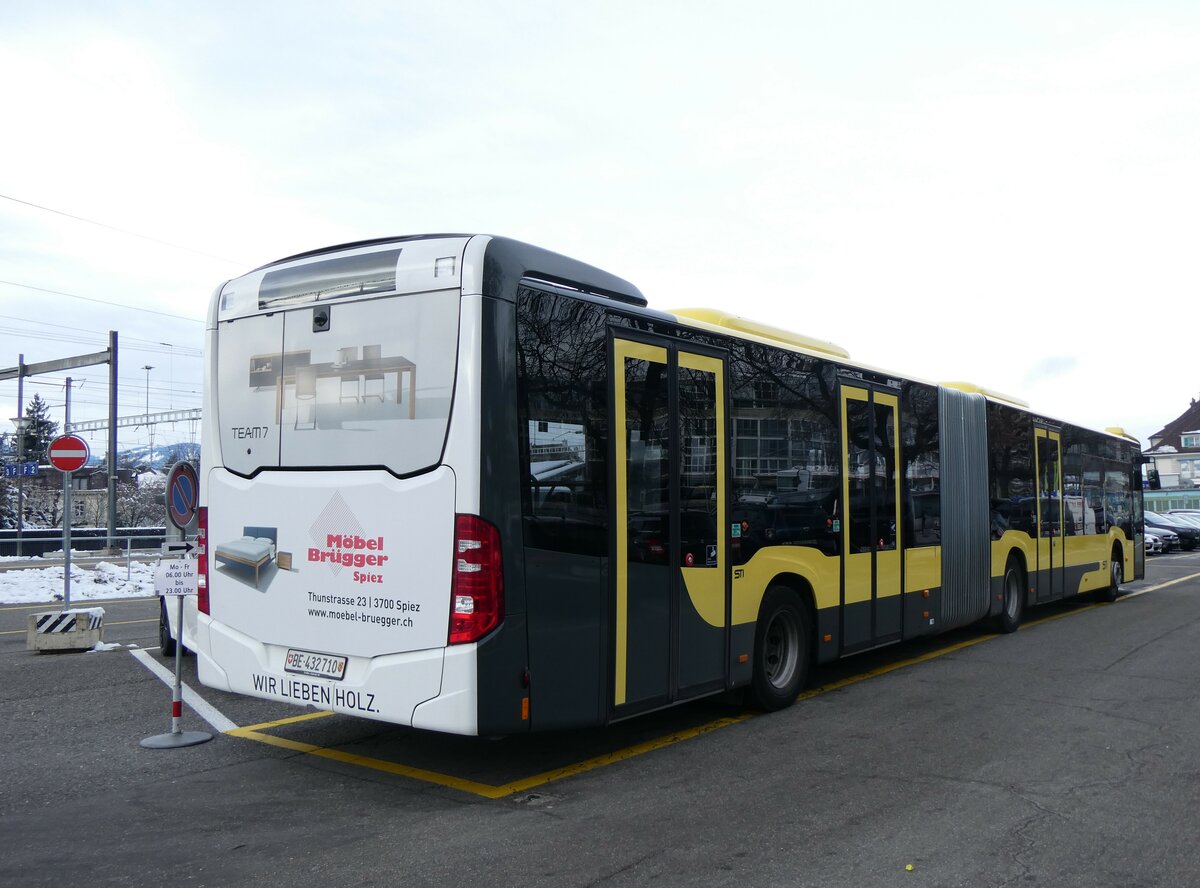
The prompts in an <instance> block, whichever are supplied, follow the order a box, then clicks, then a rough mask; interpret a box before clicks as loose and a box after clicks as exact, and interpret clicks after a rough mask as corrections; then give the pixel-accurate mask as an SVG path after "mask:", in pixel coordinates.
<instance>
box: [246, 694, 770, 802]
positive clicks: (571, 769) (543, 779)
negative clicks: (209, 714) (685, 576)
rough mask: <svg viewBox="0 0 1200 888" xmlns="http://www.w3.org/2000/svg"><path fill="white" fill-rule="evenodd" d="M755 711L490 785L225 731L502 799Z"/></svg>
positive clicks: (264, 736) (254, 733)
mask: <svg viewBox="0 0 1200 888" xmlns="http://www.w3.org/2000/svg"><path fill="white" fill-rule="evenodd" d="M322 715H332V713H328V712H322V713H316V714H309V715H307V716H301V717H299V718H294V719H283V720H282V721H280V722H271V723H269V724H272V725H278V724H283V723H287V722H295V721H302V720H304V719H305V718H318V717H320V716H322ZM754 715H755V713H752V712H747V713H743V714H741V715H737V716H732V717H730V718H721V719H717V720H716V721H712V722H708V723H707V724H703V725H700V726H698V727H695V728H688V729H687V730H683V731H676V732H675V733H673V734H668V735H665V736H663V737H656V738H655V739H653V740H647V741H645V742H644V743H638V744H636V745H634V746H629V747H626V748H625V749H619V750H617V751H616V752H610V753H605V754H603V755H598V756H596V757H594V758H591V759H588V760H586V761H582V762H576V763H575V764H572V765H566V766H564V767H561V768H555V769H553V770H550V771H545V772H543V773H541V774H535V775H534V776H532V777H523V778H521V779H520V780H514V781H512V782H511V783H505V784H502V785H501V786H493V785H492V784H490V783H479V782H478V781H475V780H468V779H466V778H465V777H455V776H454V775H452V774H442V773H440V772H438V771H428V770H426V769H424V768H416V767H413V766H411V765H402V764H399V763H398V762H389V761H387V760H385V759H377V758H371V757H369V756H365V755H355V754H354V753H350V752H342V751H341V750H339V749H329V748H327V747H322V746H315V745H313V744H312V743H304V742H302V741H299V740H288V739H286V738H283V737H276V736H274V735H272V734H264V733H263V732H262V731H257V730H254V728H253V727H248V728H235V729H234V730H232V731H226V733H227V734H228V735H229V736H231V737H244V738H246V739H247V740H257V741H258V742H259V743H266V744H268V745H270V746H277V747H279V748H280V749H290V750H292V751H293V752H303V753H306V754H308V755H315V756H319V757H321V758H324V759H329V760H331V761H335V762H342V763H343V764H347V765H358V766H359V767H363V768H371V769H372V770H375V771H383V772H385V773H388V774H395V775H397V776H400V777H409V778H412V779H415V780H422V781H424V782H426V783H433V784H436V785H438V786H445V787H449V788H450V789H457V790H461V791H463V792H469V793H471V794H473V795H478V796H483V797H484V798H487V799H502V798H504V797H505V796H510V795H512V794H513V793H515V792H521V791H522V790H527V789H532V788H533V787H535V786H541V785H543V784H545V783H552V782H554V781H555V780H561V779H563V778H564V777H571V776H574V775H575V774H583V773H585V772H587V771H591V770H594V769H596V768H600V767H603V766H605V765H611V764H613V763H615V762H619V761H623V760H625V759H630V758H634V757H635V756H639V755H642V754H644V753H647V752H651V751H653V750H655V749H661V748H662V747H664V746H670V745H672V744H674V743H679V742H682V741H684V740H690V739H692V738H693V737H698V736H700V735H701V734H707V733H709V732H710V731H716V730H719V729H720V728H724V727H728V726H729V725H735V724H738V723H739V722H744V721H746V720H747V719H750V718H753V717H754Z"/></svg>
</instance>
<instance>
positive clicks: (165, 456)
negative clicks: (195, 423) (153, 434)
mask: <svg viewBox="0 0 1200 888" xmlns="http://www.w3.org/2000/svg"><path fill="white" fill-rule="evenodd" d="M180 460H187V461H188V462H191V463H193V464H195V465H199V464H200V445H199V444H188V443H183V444H164V445H161V446H156V447H155V448H154V455H153V460H152V459H151V454H150V448H149V446H141V447H128V448H125V449H123V450H118V451H117V464H118V465H122V466H138V467H139V468H146V469H154V470H156V471H161V470H163V469H165V468H166V467H167V466H169V465H174V464H175V463H177V462H179V461H180ZM88 465H93V466H101V465H104V454H100V455H99V456H97V455H96V454H94V453H93V454H92V458H91V459H89V460H88Z"/></svg>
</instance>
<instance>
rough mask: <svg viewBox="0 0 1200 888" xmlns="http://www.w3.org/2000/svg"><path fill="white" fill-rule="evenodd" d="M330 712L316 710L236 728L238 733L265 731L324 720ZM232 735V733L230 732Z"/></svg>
mask: <svg viewBox="0 0 1200 888" xmlns="http://www.w3.org/2000/svg"><path fill="white" fill-rule="evenodd" d="M333 714H334V713H332V712H326V711H325V710H318V711H317V712H306V713H304V715H293V716H292V717H291V718H281V719H278V720H277V721H270V722H263V723H262V724H261V725H246V727H244V728H238V730H239V731H254V732H258V731H265V730H266V729H267V728H278V727H282V726H283V725H294V724H295V723H296V722H303V721H311V720H312V719H314V718H326V717H327V716H330V715H333ZM231 733H232V732H231Z"/></svg>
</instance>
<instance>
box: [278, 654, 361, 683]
mask: <svg viewBox="0 0 1200 888" xmlns="http://www.w3.org/2000/svg"><path fill="white" fill-rule="evenodd" d="M283 668H284V671H285V672H294V673H296V674H297V675H315V676H317V677H318V678H332V679H333V680H334V681H341V680H342V679H343V678H345V677H346V658H345V657H335V656H332V655H331V654H314V653H312V652H311V651H297V650H289V651H288V652H287V658H286V659H284V661H283Z"/></svg>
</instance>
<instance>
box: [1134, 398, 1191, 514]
mask: <svg viewBox="0 0 1200 888" xmlns="http://www.w3.org/2000/svg"><path fill="white" fill-rule="evenodd" d="M1145 455H1146V456H1147V457H1148V458H1149V460H1150V462H1149V464H1148V465H1147V469H1149V470H1151V471H1152V474H1150V478H1151V484H1150V487H1151V490H1150V491H1148V492H1147V496H1146V508H1148V509H1153V510H1155V511H1165V510H1167V509H1168V508H1172V509H1182V508H1189V509H1192V508H1200V401H1197V400H1196V399H1195V398H1193V399H1192V403H1191V405H1190V406H1189V407H1188V409H1187V410H1185V411H1184V412H1183V413H1182V414H1180V415H1179V416H1178V417H1176V418H1175V419H1174V420H1172V421H1171V422H1169V423H1167V424H1166V425H1165V426H1164V427H1163V428H1162V429H1160V430H1159V431H1157V432H1155V433H1154V434H1153V435H1151V436H1150V446H1149V447H1148V448H1147V450H1146V451H1145ZM1155 477H1157V487H1155V483H1154V478H1155Z"/></svg>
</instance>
